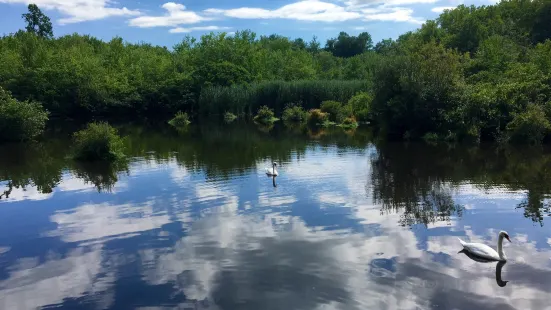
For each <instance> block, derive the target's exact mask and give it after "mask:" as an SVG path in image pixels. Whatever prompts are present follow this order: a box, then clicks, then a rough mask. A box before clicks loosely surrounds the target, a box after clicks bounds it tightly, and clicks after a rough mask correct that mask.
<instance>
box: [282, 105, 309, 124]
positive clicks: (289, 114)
mask: <svg viewBox="0 0 551 310" xmlns="http://www.w3.org/2000/svg"><path fill="white" fill-rule="evenodd" d="M307 118H308V113H307V112H306V111H304V109H303V108H302V107H301V106H298V105H294V106H289V107H287V108H286V109H285V111H283V116H282V119H283V121H284V122H291V123H302V122H305V121H306V119H307Z"/></svg>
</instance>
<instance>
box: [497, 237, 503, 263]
mask: <svg viewBox="0 0 551 310" xmlns="http://www.w3.org/2000/svg"><path fill="white" fill-rule="evenodd" d="M497 254H499V258H505V254H504V253H503V235H499V239H498V240H497Z"/></svg>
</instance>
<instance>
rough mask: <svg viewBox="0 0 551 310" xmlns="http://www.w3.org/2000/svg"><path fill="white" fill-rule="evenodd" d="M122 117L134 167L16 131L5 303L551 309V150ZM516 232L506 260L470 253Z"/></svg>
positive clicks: (4, 237) (2, 221) (60, 137)
mask: <svg viewBox="0 0 551 310" xmlns="http://www.w3.org/2000/svg"><path fill="white" fill-rule="evenodd" d="M121 132H122V133H123V134H124V135H126V136H127V137H128V140H127V144H128V147H129V152H130V154H131V158H130V160H129V161H128V163H121V164H118V165H107V166H106V165H78V164H75V163H73V162H71V161H70V160H68V159H66V157H67V155H68V152H69V150H70V145H69V144H68V140H67V135H66V134H64V133H63V131H60V132H57V133H54V134H53V137H52V138H50V139H48V140H47V142H43V143H41V144H38V145H34V146H28V145H27V146H22V145H4V146H2V147H0V194H1V195H2V196H1V200H0V309H10V310H12V309H37V308H59V309H551V306H550V305H549V302H548V296H549V293H550V290H551V255H550V254H551V248H550V245H551V230H550V224H551V223H550V222H549V217H548V215H549V209H548V208H549V194H550V193H551V173H550V172H551V171H550V170H551V151H550V150H548V149H545V148H539V149H528V148H520V149H513V148H506V149H499V148H496V147H493V146H482V147H447V146H444V147H435V146H428V145H420V144H392V143H382V142H375V141H374V140H373V139H372V137H371V136H370V134H369V133H368V132H365V131H363V130H357V131H356V132H355V133H352V132H348V133H345V132H342V131H340V130H338V131H336V132H328V131H326V132H307V133H303V132H300V131H297V130H295V131H288V130H286V129H284V128H280V127H277V126H276V127H275V128H272V129H270V128H260V129H259V128H255V127H250V126H245V125H240V124H236V125H232V126H226V127H222V128H220V127H206V126H205V127H197V128H196V127H192V128H190V129H188V130H187V131H185V132H179V133H178V132H174V131H173V130H171V129H170V128H161V129H146V128H145V127H123V128H122V129H121ZM272 160H274V161H277V162H278V163H279V166H278V170H279V172H280V176H278V177H277V178H276V179H275V181H274V180H273V179H272V178H269V177H267V176H266V175H265V174H264V172H263V171H264V168H265V167H269V166H270V164H271V161H272ZM4 191H5V192H4ZM500 230H507V231H508V232H509V235H510V236H511V238H512V241H513V242H512V243H511V244H505V253H506V254H507V256H508V258H509V260H508V262H507V263H506V264H505V265H503V264H500V265H499V266H498V265H497V264H496V263H479V262H476V261H473V260H471V259H470V258H469V257H468V256H466V255H465V254H463V253H458V252H459V250H461V247H460V245H459V242H458V241H457V239H456V237H461V238H463V239H466V240H473V241H479V242H484V243H487V244H489V245H491V246H492V247H495V244H496V242H497V234H498V232H499V231H500Z"/></svg>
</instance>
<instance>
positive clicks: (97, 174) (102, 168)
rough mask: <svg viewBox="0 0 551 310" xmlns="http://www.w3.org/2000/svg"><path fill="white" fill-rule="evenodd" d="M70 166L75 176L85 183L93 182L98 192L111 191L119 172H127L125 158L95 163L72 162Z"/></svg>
mask: <svg viewBox="0 0 551 310" xmlns="http://www.w3.org/2000/svg"><path fill="white" fill-rule="evenodd" d="M72 168H73V172H74V173H75V174H76V176H77V177H79V178H81V179H82V180H84V182H85V183H92V184H94V186H95V187H96V189H97V191H98V193H102V192H106V193H111V192H112V191H113V187H114V186H115V184H116V183H117V182H118V180H119V174H120V173H122V172H126V174H128V173H129V171H128V162H127V161H126V160H117V161H115V162H96V163H83V162H74V163H73V166H72Z"/></svg>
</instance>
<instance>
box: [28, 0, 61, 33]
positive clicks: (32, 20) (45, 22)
mask: <svg viewBox="0 0 551 310" xmlns="http://www.w3.org/2000/svg"><path fill="white" fill-rule="evenodd" d="M28 10H29V12H28V13H25V14H23V18H24V19H25V22H26V23H27V26H26V27H25V29H26V30H27V32H30V33H34V34H36V35H38V36H39V37H43V38H47V39H51V38H53V36H54V33H53V31H52V23H51V22H50V18H49V17H48V16H46V15H44V13H42V11H41V10H40V9H39V8H38V6H37V5H36V4H29V6H28Z"/></svg>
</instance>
